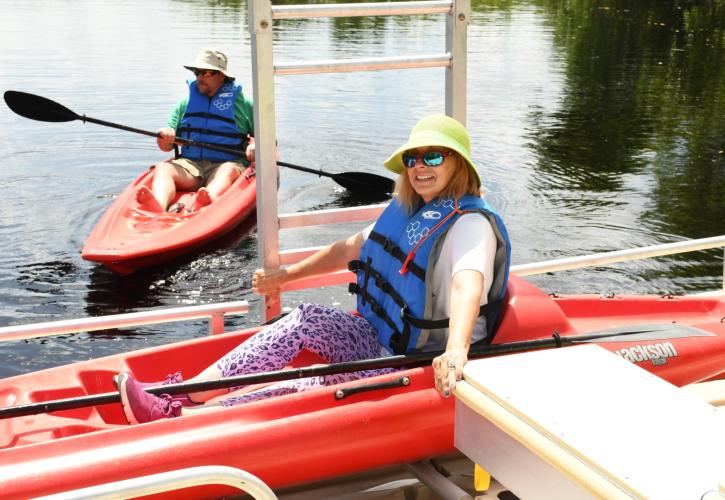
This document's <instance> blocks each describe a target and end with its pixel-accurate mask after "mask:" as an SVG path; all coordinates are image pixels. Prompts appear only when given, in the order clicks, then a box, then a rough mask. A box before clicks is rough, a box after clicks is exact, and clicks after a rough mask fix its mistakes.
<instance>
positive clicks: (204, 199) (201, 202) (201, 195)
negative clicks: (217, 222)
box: [194, 187, 211, 210]
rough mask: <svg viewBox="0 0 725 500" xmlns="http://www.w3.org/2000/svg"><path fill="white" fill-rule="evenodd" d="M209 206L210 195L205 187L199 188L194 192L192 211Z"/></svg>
mask: <svg viewBox="0 0 725 500" xmlns="http://www.w3.org/2000/svg"><path fill="white" fill-rule="evenodd" d="M209 204H211V195H210V194H209V191H208V190H207V189H206V188H205V187H201V188H199V190H198V191H197V192H196V201H195V202H194V210H199V209H201V208H203V207H205V206H207V205H209Z"/></svg>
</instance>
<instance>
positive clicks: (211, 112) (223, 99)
mask: <svg viewBox="0 0 725 500" xmlns="http://www.w3.org/2000/svg"><path fill="white" fill-rule="evenodd" d="M241 92H242V87H241V86H240V85H237V84H235V83H234V81H228V82H225V83H224V85H222V86H221V87H220V88H219V90H218V91H217V93H216V94H215V95H214V96H213V97H209V96H207V95H204V94H202V93H201V92H199V90H198V89H197V86H196V82H195V81H193V82H191V83H189V102H188V104H187V105H186V113H184V116H183V117H182V119H181V123H180V124H179V127H178V129H177V131H176V133H177V135H178V136H179V137H181V138H183V139H191V140H193V141H198V142H206V143H210V144H214V145H217V146H223V147H225V148H230V149H233V150H235V151H239V153H238V154H232V153H225V152H222V151H216V150H214V149H209V148H201V147H198V146H183V147H182V148H181V156H182V157H183V158H188V159H190V160H211V161H214V162H220V161H239V159H240V158H241V157H242V156H243V155H244V149H243V148H244V147H245V146H246V143H247V138H246V136H245V134H242V133H241V132H240V130H239V129H238V128H237V125H236V122H235V121H234V102H235V101H236V99H237V96H238V95H239V94H240V93H241Z"/></svg>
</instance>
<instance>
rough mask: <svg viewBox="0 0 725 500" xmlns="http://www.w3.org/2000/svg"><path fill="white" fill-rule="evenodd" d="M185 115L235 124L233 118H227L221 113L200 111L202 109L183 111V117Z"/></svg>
mask: <svg viewBox="0 0 725 500" xmlns="http://www.w3.org/2000/svg"><path fill="white" fill-rule="evenodd" d="M187 116H188V117H192V116H193V117H197V118H208V119H211V120H219V121H222V122H227V123H233V124H235V125H236V122H235V121H234V120H233V119H231V118H227V117H226V116H222V115H216V114H214V113H206V112H202V111H198V112H194V113H184V118H186V117H187Z"/></svg>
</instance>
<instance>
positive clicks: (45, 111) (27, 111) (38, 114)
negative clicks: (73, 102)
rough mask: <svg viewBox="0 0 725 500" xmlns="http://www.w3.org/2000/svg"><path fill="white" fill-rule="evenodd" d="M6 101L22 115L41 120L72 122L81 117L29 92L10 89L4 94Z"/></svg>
mask: <svg viewBox="0 0 725 500" xmlns="http://www.w3.org/2000/svg"><path fill="white" fill-rule="evenodd" d="M3 97H4V98H5V103H6V104H7V105H8V107H9V108H10V109H11V110H13V111H14V112H15V113H17V114H19V115H20V116H22V117H25V118H30V119H31V120H38V121H41V122H72V121H73V120H77V119H79V118H80V117H79V116H78V115H77V114H75V113H74V112H73V111H71V110H70V109H68V108H66V107H65V106H63V105H61V104H58V103H57V102H55V101H51V100H50V99H46V98H45V97H41V96H39V95H35V94H28V93H27V92H18V91H16V90H8V91H6V92H5V94H4V95H3Z"/></svg>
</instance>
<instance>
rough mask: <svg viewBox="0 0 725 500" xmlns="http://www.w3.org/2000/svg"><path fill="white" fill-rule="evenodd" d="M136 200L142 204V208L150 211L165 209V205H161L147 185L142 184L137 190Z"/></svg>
mask: <svg viewBox="0 0 725 500" xmlns="http://www.w3.org/2000/svg"><path fill="white" fill-rule="evenodd" d="M136 201H137V202H138V204H139V205H141V208H143V209H144V210H148V211H149V212H163V211H164V207H162V206H161V203H159V200H157V199H156V197H155V196H154V193H152V192H151V190H150V189H149V188H147V187H146V186H141V187H140V188H138V189H137V190H136Z"/></svg>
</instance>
